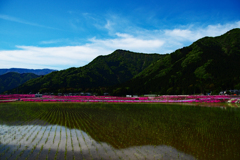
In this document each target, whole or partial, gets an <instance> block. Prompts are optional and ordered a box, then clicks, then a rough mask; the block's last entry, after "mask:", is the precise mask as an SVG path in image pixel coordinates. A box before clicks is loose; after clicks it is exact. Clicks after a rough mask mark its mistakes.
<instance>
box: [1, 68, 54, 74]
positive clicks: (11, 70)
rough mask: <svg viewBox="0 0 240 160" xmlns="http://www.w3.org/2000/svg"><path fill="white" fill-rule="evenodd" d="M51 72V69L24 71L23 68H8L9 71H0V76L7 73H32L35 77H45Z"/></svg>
mask: <svg viewBox="0 0 240 160" xmlns="http://www.w3.org/2000/svg"><path fill="white" fill-rule="evenodd" d="M53 71H56V70H52V69H25V68H10V69H0V75H3V74H5V73H8V72H17V73H34V74H36V75H46V74H49V73H51V72H53Z"/></svg>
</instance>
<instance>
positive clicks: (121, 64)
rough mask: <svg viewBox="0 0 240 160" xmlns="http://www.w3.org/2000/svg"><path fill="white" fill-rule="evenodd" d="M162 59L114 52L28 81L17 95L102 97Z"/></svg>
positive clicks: (125, 52)
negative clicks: (94, 93)
mask: <svg viewBox="0 0 240 160" xmlns="http://www.w3.org/2000/svg"><path fill="white" fill-rule="evenodd" d="M162 57H164V55H159V54H143V53H134V52H130V51H125V50H116V51H114V52H113V53H112V54H109V55H107V56H98V57H97V58H95V59H94V60H93V61H92V62H90V63H89V64H88V65H86V66H83V67H79V68H69V69H66V70H61V71H55V72H52V73H50V74H48V75H45V76H42V77H39V78H36V79H33V80H30V81H28V82H26V83H25V84H23V85H21V86H19V87H18V90H19V93H28V92H30V91H32V92H38V91H40V92H41V93H44V92H61V93H64V92H82V91H86V92H90V91H91V92H97V93H100V94H102V93H103V92H105V91H106V90H105V89H106V87H109V86H113V85H116V84H120V83H123V82H126V81H128V80H130V79H132V78H133V77H134V76H135V75H137V74H138V73H140V72H141V71H142V70H144V69H145V68H146V67H148V66H149V65H150V64H151V63H154V62H156V61H157V60H158V59H160V58H162ZM12 92H16V89H15V90H13V91H12Z"/></svg>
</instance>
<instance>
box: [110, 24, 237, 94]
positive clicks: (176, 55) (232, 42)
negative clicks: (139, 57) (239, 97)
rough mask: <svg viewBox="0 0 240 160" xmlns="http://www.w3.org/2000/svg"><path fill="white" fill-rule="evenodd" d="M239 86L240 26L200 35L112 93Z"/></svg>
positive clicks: (189, 91) (181, 91) (197, 90)
mask: <svg viewBox="0 0 240 160" xmlns="http://www.w3.org/2000/svg"><path fill="white" fill-rule="evenodd" d="M227 89H240V29H233V30H231V31H229V32H227V33H225V34H224V35H222V36H218V37H204V38H202V39H199V40H197V41H196V42H194V43H193V44H192V45H190V46H188V47H184V48H181V49H178V50H176V51H175V52H173V53H171V54H167V55H166V56H165V57H164V58H162V59H159V60H158V61H157V62H156V63H154V64H151V65H150V66H148V67H147V68H146V69H145V70H143V71H142V72H141V73H139V74H138V75H136V76H135V77H134V78H133V79H132V80H130V81H128V82H125V83H124V84H122V85H119V86H118V87H117V88H114V89H113V94H116V95H123V94H145V93H156V94H194V93H206V92H211V91H212V92H215V93H218V92H219V91H221V90H227Z"/></svg>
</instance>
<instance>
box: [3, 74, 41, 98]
mask: <svg viewBox="0 0 240 160" xmlns="http://www.w3.org/2000/svg"><path fill="white" fill-rule="evenodd" d="M37 77H39V76H38V75H35V74H33V73H22V74H20V73H16V72H8V73H6V74H3V75H0V93H3V92H4V91H7V90H10V89H13V88H16V87H17V86H19V85H21V84H23V83H25V82H26V81H28V80H30V79H33V78H37Z"/></svg>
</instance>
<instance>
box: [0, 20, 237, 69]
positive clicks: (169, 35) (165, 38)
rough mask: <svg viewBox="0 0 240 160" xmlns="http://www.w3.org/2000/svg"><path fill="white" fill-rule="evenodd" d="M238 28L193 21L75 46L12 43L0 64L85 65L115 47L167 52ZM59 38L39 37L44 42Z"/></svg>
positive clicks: (33, 66)
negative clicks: (183, 25) (40, 45)
mask: <svg viewBox="0 0 240 160" xmlns="http://www.w3.org/2000/svg"><path fill="white" fill-rule="evenodd" d="M233 28H240V21H237V22H233V23H228V24H223V25H221V24H217V25H209V26H206V27H199V26H194V25H189V26H186V27H185V28H183V27H181V28H175V29H172V30H136V31H135V32H131V33H128V32H115V34H114V35H113V36H112V37H111V38H106V39H99V38H96V37H93V38H91V39H89V40H88V43H86V44H84V45H77V46H61V47H34V46H16V47H17V48H16V49H15V50H3V51H0V57H1V59H0V64H1V65H0V68H11V67H22V68H23V67H24V68H53V69H65V68H69V67H80V66H83V65H86V64H87V63H89V62H90V61H92V60H93V59H94V58H96V57H97V56H99V55H107V54H110V53H111V52H113V51H114V50H116V49H126V50H132V51H136V52H145V53H161V54H165V53H170V52H172V51H174V50H176V49H178V48H181V47H183V46H187V45H189V44H191V43H192V42H193V41H195V40H197V39H199V38H202V37H205V36H219V35H221V34H223V33H225V32H227V31H229V30H230V29H233ZM57 42H59V40H52V41H43V42H42V43H43V44H44V43H45V44H50V43H57Z"/></svg>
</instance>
